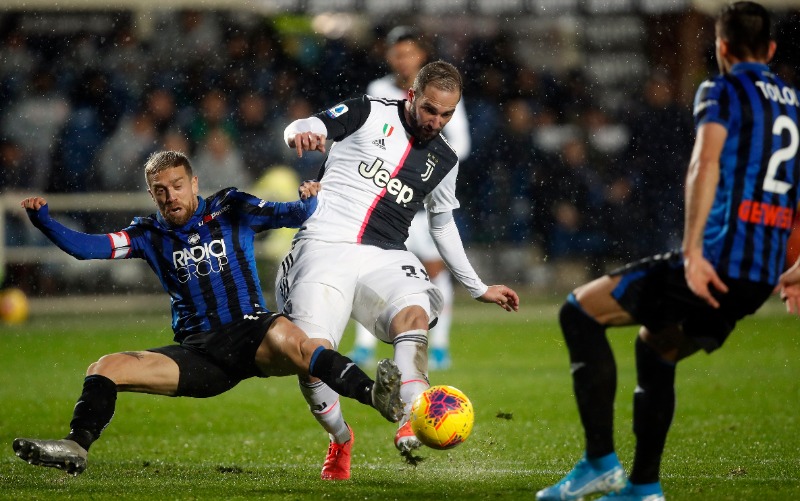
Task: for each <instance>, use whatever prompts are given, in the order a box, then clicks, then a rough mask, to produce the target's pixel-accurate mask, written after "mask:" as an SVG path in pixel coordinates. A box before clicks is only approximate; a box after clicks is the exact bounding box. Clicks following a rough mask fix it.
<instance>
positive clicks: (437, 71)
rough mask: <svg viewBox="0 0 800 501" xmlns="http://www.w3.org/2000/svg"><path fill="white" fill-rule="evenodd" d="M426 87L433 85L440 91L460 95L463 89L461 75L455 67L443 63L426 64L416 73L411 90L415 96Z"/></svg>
mask: <svg viewBox="0 0 800 501" xmlns="http://www.w3.org/2000/svg"><path fill="white" fill-rule="evenodd" d="M428 85H433V86H434V87H436V88H437V89H441V90H446V91H451V92H452V91H458V93H459V94H461V89H462V87H463V84H462V81H461V73H459V72H458V70H457V69H456V67H455V66H453V65H452V64H450V63H448V62H445V61H441V60H439V61H434V62H432V63H428V64H426V65H425V66H423V67H422V69H420V70H419V73H417V77H416V78H415V79H414V84H413V85H412V89H414V93H415V94H422V92H423V91H424V90H425V88H426V87H427V86H428Z"/></svg>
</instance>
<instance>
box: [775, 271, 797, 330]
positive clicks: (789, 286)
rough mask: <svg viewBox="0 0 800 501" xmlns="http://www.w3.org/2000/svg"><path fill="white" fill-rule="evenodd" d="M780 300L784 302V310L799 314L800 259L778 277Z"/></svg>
mask: <svg viewBox="0 0 800 501" xmlns="http://www.w3.org/2000/svg"><path fill="white" fill-rule="evenodd" d="M778 288H779V290H780V292H781V300H782V301H783V302H784V304H786V311H787V312H789V313H791V314H793V315H798V316H800V260H798V261H797V262H796V263H794V266H792V267H791V268H789V269H788V270H786V271H785V272H783V274H782V275H781V277H780V279H778Z"/></svg>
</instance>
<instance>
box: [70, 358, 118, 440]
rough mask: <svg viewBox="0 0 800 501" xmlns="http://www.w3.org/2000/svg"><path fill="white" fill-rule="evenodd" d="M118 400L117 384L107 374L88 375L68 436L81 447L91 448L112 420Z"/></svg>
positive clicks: (73, 413) (76, 405) (73, 414)
mask: <svg viewBox="0 0 800 501" xmlns="http://www.w3.org/2000/svg"><path fill="white" fill-rule="evenodd" d="M116 402H117V385H116V384H114V382H113V381H111V380H110V379H108V378H107V377H105V376H100V375H97V374H95V375H92V376H86V379H84V380H83V393H81V397H80V398H79V399H78V403H76V404H75V409H74V410H73V412H72V421H71V422H70V423H69V426H70V432H69V435H67V436H66V438H67V439H69V440H74V441H75V442H77V443H78V445H80V446H81V447H83V448H84V449H86V450H87V451H88V450H89V447H90V446H91V445H92V442H94V441H95V440H97V439H98V438H100V433H101V432H102V431H103V429H104V428H105V427H106V426H108V423H110V422H111V418H112V417H113V416H114V407H115V405H116Z"/></svg>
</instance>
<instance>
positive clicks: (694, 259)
mask: <svg viewBox="0 0 800 501" xmlns="http://www.w3.org/2000/svg"><path fill="white" fill-rule="evenodd" d="M683 266H684V270H683V272H684V275H685V277H686V283H687V284H688V285H689V289H690V290H691V291H692V292H693V293H694V294H695V296H697V297H699V298H700V299H702V300H703V301H705V302H706V303H708V304H709V305H710V306H711V307H712V308H719V301H717V299H716V298H715V297H714V296H713V295H712V294H711V287H709V286H713V287H714V289H716V290H718V291H719V292H722V293H726V292H728V286H727V285H725V282H723V281H722V279H721V278H719V275H717V270H715V269H714V266H712V265H711V262H710V261H709V260H708V259H706V258H705V257H703V255H702V254H700V253H698V254H694V255H691V256H690V255H684V258H683Z"/></svg>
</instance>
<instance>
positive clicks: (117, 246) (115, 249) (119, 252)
mask: <svg viewBox="0 0 800 501" xmlns="http://www.w3.org/2000/svg"><path fill="white" fill-rule="evenodd" d="M107 236H108V239H109V240H110V241H111V258H110V259H123V258H126V257H128V254H130V252H131V239H130V237H129V236H128V233H127V232H125V231H118V232H116V233H108V234H107Z"/></svg>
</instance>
